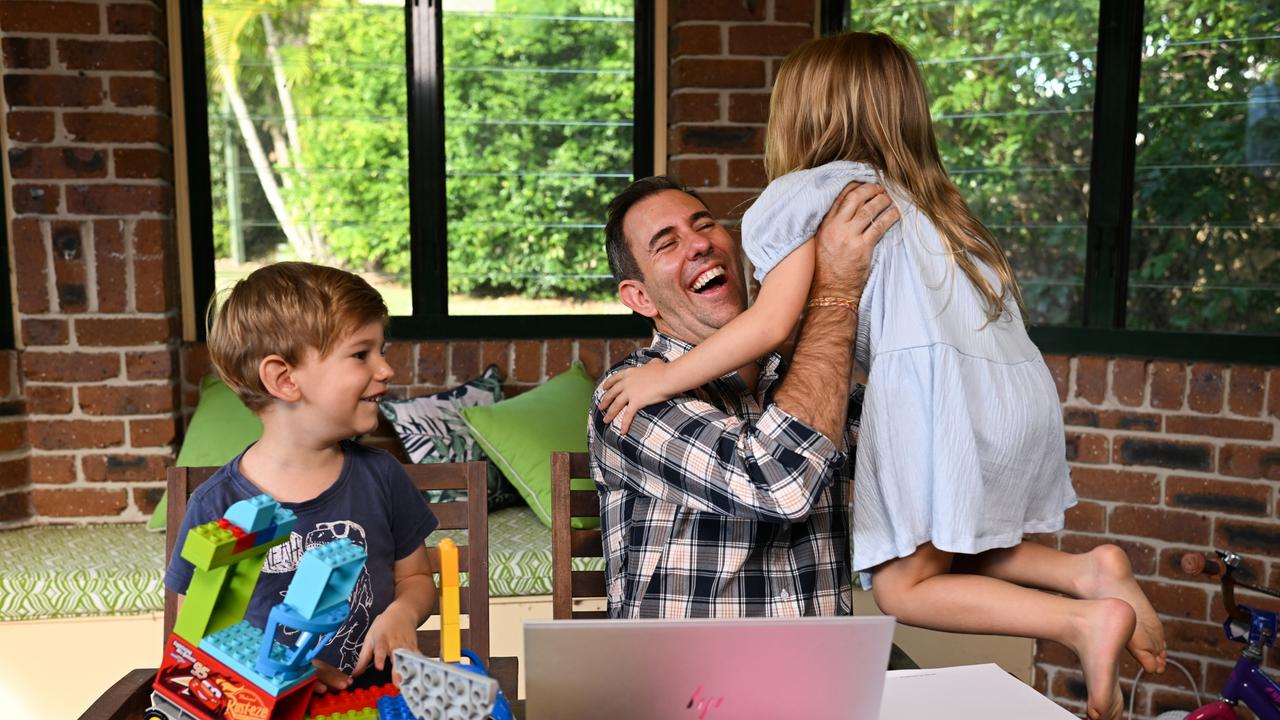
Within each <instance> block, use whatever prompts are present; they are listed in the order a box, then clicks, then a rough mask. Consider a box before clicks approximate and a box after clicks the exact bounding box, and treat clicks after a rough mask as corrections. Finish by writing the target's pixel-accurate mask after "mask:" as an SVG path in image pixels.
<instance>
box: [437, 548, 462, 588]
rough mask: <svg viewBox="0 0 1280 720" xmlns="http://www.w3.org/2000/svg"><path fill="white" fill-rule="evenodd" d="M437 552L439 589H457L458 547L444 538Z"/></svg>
mask: <svg viewBox="0 0 1280 720" xmlns="http://www.w3.org/2000/svg"><path fill="white" fill-rule="evenodd" d="M437 550H438V551H439V553H440V587H442V588H447V587H458V545H457V544H456V543H454V542H453V540H451V539H449V538H445V539H443V540H441V541H440V544H439V545H438V546H437Z"/></svg>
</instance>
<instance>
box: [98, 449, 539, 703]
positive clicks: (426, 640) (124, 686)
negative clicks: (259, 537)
mask: <svg viewBox="0 0 1280 720" xmlns="http://www.w3.org/2000/svg"><path fill="white" fill-rule="evenodd" d="M403 467H404V469H405V471H406V472H408V473H409V477H410V478H412V479H413V481H414V484H415V485H417V487H418V488H419V489H421V490H466V491H467V498H466V499H465V500H462V501H458V502H448V503H428V504H427V506H428V507H430V508H431V510H432V512H434V513H435V515H436V518H438V519H439V520H440V529H441V530H454V529H465V530H467V544H466V545H459V547H458V570H459V571H460V572H465V573H467V579H468V584H467V586H466V587H463V588H460V589H459V592H458V596H459V606H460V612H461V613H462V614H464V615H467V616H468V620H469V625H470V627H468V628H465V629H463V630H462V647H464V648H468V649H470V650H473V651H474V652H475V653H476V654H477V655H479V656H480V657H481V658H482V659H483V660H484V662H485V664H486V665H487V666H488V668H489V674H490V675H491V676H492V677H494V678H496V679H497V680H498V683H499V685H500V686H501V687H502V688H503V689H504V690H509V696H510V698H511V699H513V700H514V698H515V688H516V687H517V678H518V676H519V662H518V660H517V659H516V658H514V657H500V658H493V657H490V655H489V508H488V464H487V463H484V462H469V463H441V464H425V465H404V466H403ZM216 470H217V468H212V467H196V468H178V467H174V468H169V471H168V476H167V480H168V498H169V499H168V514H167V516H166V531H167V532H166V536H165V549H164V556H165V564H166V566H167V565H168V562H169V557H170V556H171V555H172V554H173V546H174V542H175V539H176V535H177V529H178V528H179V527H181V526H182V518H183V516H185V515H186V512H187V498H188V497H189V496H190V495H191V493H192V492H193V491H194V490H195V489H196V488H197V487H199V486H200V484H201V483H203V482H204V481H206V480H208V479H209V477H210V476H211V475H213V473H214V472H215V471H216ZM473 498H476V499H478V501H476V502H473V501H472V499H473ZM427 552H428V556H429V557H430V560H431V563H432V567H433V568H435V567H439V553H438V551H437V550H436V548H434V547H429V548H427ZM177 617H178V596H177V594H175V593H172V592H169V591H167V590H166V591H165V603H164V637H165V638H168V637H169V633H170V632H172V631H173V624H174V622H175V621H176V620H177ZM418 649H419V650H420V651H422V652H423V653H424V654H427V655H431V656H438V655H439V649H440V632H439V631H438V630H419V631H418ZM158 656H159V654H158V653H157V659H158ZM155 675H156V670H155V669H154V668H152V669H145V668H143V669H138V670H134V671H132V672H130V673H128V674H126V675H125V676H124V677H122V678H121V679H120V680H118V681H117V682H116V683H115V685H113V686H111V687H110V688H108V689H107V691H106V692H104V693H103V694H102V695H101V696H99V698H98V700H97V701H96V702H94V704H93V705H91V706H90V707H89V709H88V710H86V711H85V712H84V714H83V715H81V716H80V718H81V720H128V719H132V718H138V717H141V716H142V713H143V711H144V710H145V709H146V708H147V707H148V706H150V704H151V699H150V698H151V682H152V681H153V680H154V679H155Z"/></svg>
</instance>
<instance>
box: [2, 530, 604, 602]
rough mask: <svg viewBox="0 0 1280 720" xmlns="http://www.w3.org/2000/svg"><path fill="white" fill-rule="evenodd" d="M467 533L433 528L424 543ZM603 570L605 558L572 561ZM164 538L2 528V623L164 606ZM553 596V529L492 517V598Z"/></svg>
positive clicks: (460, 539) (129, 532)
mask: <svg viewBox="0 0 1280 720" xmlns="http://www.w3.org/2000/svg"><path fill="white" fill-rule="evenodd" d="M444 537H452V538H454V540H455V541H457V542H465V539H466V532H465V531H461V530H459V531H440V532H436V533H432V535H431V537H430V539H429V542H431V543H432V544H435V543H437V542H439V541H440V539H441V538H444ZM574 563H575V567H579V568H583V569H602V568H603V567H604V561H603V559H600V560H586V559H582V558H579V559H577V560H574ZM163 565H164V536H163V535H160V534H156V533H148V532H147V531H146V529H145V528H144V527H143V526H142V525H132V524H131V525H87V526H85V525H81V526H45V527H34V528H22V529H18V530H3V531H0V621H5V620H41V619H45V618H65V617H87V616H101V615H136V614H140V613H147V612H162V611H163V610H164V585H163V582H162V581H161V576H162V571H163ZM549 594H551V531H550V530H549V529H547V527H546V526H545V525H543V524H542V523H541V522H539V521H538V518H537V516H535V515H534V514H533V511H532V510H530V509H529V508H528V507H524V506H521V507H513V508H507V509H505V510H499V511H497V512H495V513H492V514H490V515H489V595H490V596H492V597H504V596H520V595H549Z"/></svg>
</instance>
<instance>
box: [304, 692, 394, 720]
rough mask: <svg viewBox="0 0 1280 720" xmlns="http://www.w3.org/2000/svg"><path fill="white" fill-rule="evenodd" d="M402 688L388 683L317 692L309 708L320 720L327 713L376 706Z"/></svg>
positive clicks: (313, 718) (317, 719)
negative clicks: (356, 688) (354, 688)
mask: <svg viewBox="0 0 1280 720" xmlns="http://www.w3.org/2000/svg"><path fill="white" fill-rule="evenodd" d="M399 694H400V690H399V689H397V688H396V686H395V685H393V684H391V683H387V684H386V685H379V686H377V687H370V688H360V689H358V690H330V691H329V692H327V693H317V694H316V695H313V696H312V698H311V707H309V708H308V709H307V712H308V714H309V715H311V717H312V720H319V719H320V717H322V716H326V715H338V714H340V713H345V712H349V711H351V710H363V709H366V708H376V707H378V705H379V703H380V702H381V701H382V699H383V698H386V697H390V696H398V695H399Z"/></svg>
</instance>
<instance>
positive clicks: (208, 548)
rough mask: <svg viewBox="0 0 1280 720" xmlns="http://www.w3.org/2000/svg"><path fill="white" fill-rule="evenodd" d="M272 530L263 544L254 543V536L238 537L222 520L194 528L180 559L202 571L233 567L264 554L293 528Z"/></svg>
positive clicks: (283, 539)
mask: <svg viewBox="0 0 1280 720" xmlns="http://www.w3.org/2000/svg"><path fill="white" fill-rule="evenodd" d="M296 522H297V519H296V518H294V519H293V523H296ZM274 527H276V533H275V535H274V536H273V537H266V538H264V540H263V542H258V540H257V534H251V535H246V534H244V533H239V529H238V528H236V527H235V526H234V525H231V524H230V523H225V521H222V520H215V521H213V522H209V523H205V524H204V525H198V526H196V527H193V528H191V531H190V532H188V533H187V539H186V542H184V543H183V544H182V557H183V558H185V559H186V560H187V561H188V562H190V563H191V564H192V565H194V566H196V567H197V568H201V569H204V570H209V569H211V568H215V567H221V566H225V565H230V564H232V563H237V562H240V561H241V560H244V559H246V558H251V557H253V556H254V555H261V554H264V553H266V551H267V550H269V549H271V548H272V547H274V546H276V545H279V544H280V543H282V542H284V541H285V540H287V539H288V538H289V531H290V530H291V529H292V527H293V525H292V524H286V525H285V526H280V525H276V526H274ZM286 528H287V529H286ZM237 533H239V537H237Z"/></svg>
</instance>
